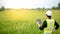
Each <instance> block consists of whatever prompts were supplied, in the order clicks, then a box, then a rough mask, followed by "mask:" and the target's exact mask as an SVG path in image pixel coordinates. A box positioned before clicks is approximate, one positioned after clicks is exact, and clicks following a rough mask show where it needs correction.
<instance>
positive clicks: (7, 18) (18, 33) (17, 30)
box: [0, 10, 60, 34]
mask: <svg viewBox="0 0 60 34" xmlns="http://www.w3.org/2000/svg"><path fill="white" fill-rule="evenodd" d="M52 11H53V18H54V19H55V20H56V21H57V22H58V23H59V25H60V10H52ZM45 12H46V10H44V11H43V10H39V11H38V10H19V11H17V10H5V11H4V12H0V34H43V31H41V30H39V27H38V26H37V24H36V19H37V18H40V19H41V20H42V22H43V21H44V20H45V19H46V16H45ZM54 34H60V28H59V29H58V30H56V31H55V32H54Z"/></svg>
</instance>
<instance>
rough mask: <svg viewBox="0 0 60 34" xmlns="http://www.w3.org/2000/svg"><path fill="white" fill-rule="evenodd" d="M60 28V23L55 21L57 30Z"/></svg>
mask: <svg viewBox="0 0 60 34" xmlns="http://www.w3.org/2000/svg"><path fill="white" fill-rule="evenodd" d="M58 28H59V24H58V23H57V22H56V21H55V29H56V30H57V29H58Z"/></svg>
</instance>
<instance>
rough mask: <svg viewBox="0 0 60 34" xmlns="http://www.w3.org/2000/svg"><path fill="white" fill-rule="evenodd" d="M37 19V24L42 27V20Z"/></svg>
mask: <svg viewBox="0 0 60 34" xmlns="http://www.w3.org/2000/svg"><path fill="white" fill-rule="evenodd" d="M36 21H37V22H36V23H37V25H38V26H39V27H40V25H41V20H40V19H37V20H36Z"/></svg>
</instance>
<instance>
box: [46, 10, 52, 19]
mask: <svg viewBox="0 0 60 34" xmlns="http://www.w3.org/2000/svg"><path fill="white" fill-rule="evenodd" d="M46 16H47V17H48V18H49V19H51V16H52V12H51V11H50V10H48V11H47V12H46Z"/></svg>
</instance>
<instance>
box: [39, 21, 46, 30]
mask: <svg viewBox="0 0 60 34" xmlns="http://www.w3.org/2000/svg"><path fill="white" fill-rule="evenodd" d="M46 27H47V22H46V20H45V21H44V22H43V24H42V25H41V26H40V27H39V29H40V30H43V29H44V28H46Z"/></svg>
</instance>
